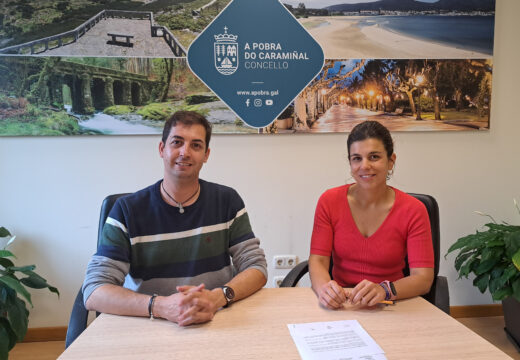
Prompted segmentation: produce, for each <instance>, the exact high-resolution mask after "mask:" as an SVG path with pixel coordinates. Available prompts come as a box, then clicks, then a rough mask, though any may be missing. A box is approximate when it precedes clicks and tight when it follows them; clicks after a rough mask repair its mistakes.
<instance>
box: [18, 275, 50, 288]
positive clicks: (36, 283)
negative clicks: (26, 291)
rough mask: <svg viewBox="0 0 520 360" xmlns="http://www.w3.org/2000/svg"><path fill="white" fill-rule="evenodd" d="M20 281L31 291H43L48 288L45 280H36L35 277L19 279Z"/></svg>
mask: <svg viewBox="0 0 520 360" xmlns="http://www.w3.org/2000/svg"><path fill="white" fill-rule="evenodd" d="M20 281H21V282H22V284H24V285H25V286H28V287H30V288H33V289H44V288H46V287H48V286H49V284H47V281H46V280H45V279H41V278H37V277H35V276H30V277H26V278H22V279H20Z"/></svg>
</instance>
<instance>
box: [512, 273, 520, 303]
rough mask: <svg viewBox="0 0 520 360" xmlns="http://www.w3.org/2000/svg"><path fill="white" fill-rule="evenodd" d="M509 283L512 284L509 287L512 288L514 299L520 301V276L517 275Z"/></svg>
mask: <svg viewBox="0 0 520 360" xmlns="http://www.w3.org/2000/svg"><path fill="white" fill-rule="evenodd" d="M511 285H512V286H511V287H512V289H513V296H514V297H515V299H516V300H518V301H520V276H519V277H517V278H516V279H515V281H513V283H512V284H511Z"/></svg>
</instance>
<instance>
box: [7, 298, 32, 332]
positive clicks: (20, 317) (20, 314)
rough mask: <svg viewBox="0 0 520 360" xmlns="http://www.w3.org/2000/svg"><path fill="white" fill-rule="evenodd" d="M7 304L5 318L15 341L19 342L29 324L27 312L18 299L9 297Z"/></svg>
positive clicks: (23, 304)
mask: <svg viewBox="0 0 520 360" xmlns="http://www.w3.org/2000/svg"><path fill="white" fill-rule="evenodd" d="M9 300H10V301H9V302H8V304H7V317H8V319H9V323H10V324H11V329H12V330H13V332H14V333H15V334H16V337H17V341H18V342H20V341H22V340H23V338H24V337H25V334H26V333H27V325H28V323H29V311H28V310H27V308H26V307H25V303H24V302H23V301H22V300H20V299H18V297H16V296H13V297H10V299H9Z"/></svg>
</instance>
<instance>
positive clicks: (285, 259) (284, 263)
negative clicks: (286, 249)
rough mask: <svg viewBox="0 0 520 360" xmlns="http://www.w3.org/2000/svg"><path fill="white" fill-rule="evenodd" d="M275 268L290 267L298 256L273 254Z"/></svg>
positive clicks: (295, 262) (295, 263)
mask: <svg viewBox="0 0 520 360" xmlns="http://www.w3.org/2000/svg"><path fill="white" fill-rule="evenodd" d="M273 264H274V268H275V269H292V268H293V267H295V266H296V265H297V264H298V256H296V255H275V256H274V257H273Z"/></svg>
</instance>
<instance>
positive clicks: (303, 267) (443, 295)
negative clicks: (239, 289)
mask: <svg viewBox="0 0 520 360" xmlns="http://www.w3.org/2000/svg"><path fill="white" fill-rule="evenodd" d="M409 195H411V196H413V197H414V198H416V199H418V200H420V201H421V202H422V203H423V204H424V205H425V206H426V210H427V211H428V216H429V217H430V225H431V231H432V242H433V254H434V257H435V265H434V279H433V284H432V287H431V288H430V292H429V293H427V294H425V295H422V297H423V298H425V299H426V300H428V301H429V302H430V303H432V304H433V305H435V306H437V307H438V308H439V309H441V310H442V311H444V312H445V313H446V314H448V315H449V313H450V295H449V289H448V279H447V278H446V276H440V275H439V262H440V227H439V206H438V204H437V201H436V200H435V198H434V197H433V196H430V195H424V194H412V193H410V194H409ZM405 262H406V265H405V267H404V269H403V274H404V276H408V275H410V268H409V265H408V257H407V258H406V259H405ZM330 264H331V266H330V268H329V273H330V274H331V278H332V257H331V261H330ZM307 272H309V263H308V261H307V260H305V261H303V262H301V263H299V264H298V265H296V266H295V267H294V268H293V269H292V270H291V271H290V272H289V274H287V276H286V277H285V278H284V279H283V281H282V283H281V285H280V287H295V286H296V284H298V281H300V279H301V278H302V276H303V275H305V274H306V273H307Z"/></svg>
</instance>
